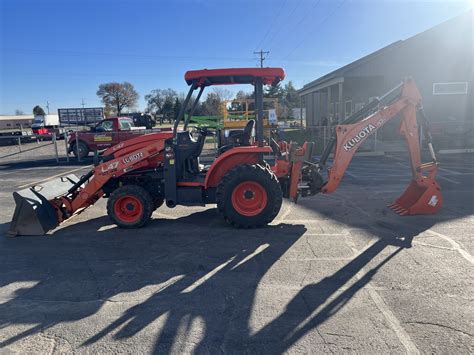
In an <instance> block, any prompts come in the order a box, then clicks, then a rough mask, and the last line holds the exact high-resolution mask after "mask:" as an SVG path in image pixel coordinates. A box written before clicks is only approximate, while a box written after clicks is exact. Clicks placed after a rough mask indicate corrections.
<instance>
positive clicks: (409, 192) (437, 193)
mask: <svg viewBox="0 0 474 355" xmlns="http://www.w3.org/2000/svg"><path fill="white" fill-rule="evenodd" d="M442 204H443V196H442V195H441V188H440V187H439V185H438V183H437V182H436V181H435V180H434V178H431V177H425V176H420V177H418V178H417V179H416V180H412V181H411V183H410V185H408V188H407V189H406V190H405V192H404V193H403V194H402V195H401V196H400V197H399V198H398V199H397V200H396V201H395V202H394V203H393V204H391V205H389V207H390V208H391V209H392V210H394V211H395V212H396V213H398V214H399V215H401V216H407V215H417V214H434V213H437V212H438V211H439V210H440V209H441V206H442Z"/></svg>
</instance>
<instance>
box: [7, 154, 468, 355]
mask: <svg viewBox="0 0 474 355" xmlns="http://www.w3.org/2000/svg"><path fill="white" fill-rule="evenodd" d="M440 160H441V169H440V172H439V176H438V182H439V183H440V185H441V186H442V190H443V196H444V208H443V209H442V211H441V213H439V214H437V215H431V216H409V217H400V216H398V215H396V214H394V213H393V212H392V211H391V210H389V209H388V208H386V205H387V204H389V203H390V202H392V201H393V200H394V199H395V198H396V197H398V196H399V195H400V194H401V193H402V192H403V190H404V189H405V187H406V186H407V185H408V182H409V180H410V172H409V165H408V160H407V158H406V157H404V156H382V157H356V158H354V160H353V162H352V163H351V166H350V168H349V170H348V173H347V175H346V176H345V177H344V180H343V182H342V184H341V186H340V188H339V189H338V190H337V191H336V192H335V193H333V194H330V195H322V194H320V195H317V196H313V197H309V198H306V199H300V200H299V201H298V204H296V205H295V204H293V203H290V202H285V203H284V205H283V207H282V210H281V211H280V214H279V215H278V217H277V219H276V220H275V221H274V222H273V223H272V224H271V225H270V226H268V227H267V228H262V229H254V230H237V229H232V228H230V227H229V226H227V225H226V224H225V222H223V220H222V219H221V217H220V216H219V215H218V214H217V211H216V209H215V208H214V206H209V207H206V208H197V207H193V208H189V207H188V208H186V207H177V208H175V209H167V208H165V207H162V208H160V209H159V210H157V211H156V212H155V213H154V215H153V221H152V222H151V223H150V224H149V225H147V226H146V227H145V228H143V229H140V230H122V229H118V228H116V226H115V225H113V224H112V223H111V222H110V220H109V219H108V217H107V215H106V211H105V201H104V200H101V201H99V202H98V203H97V204H96V205H94V206H93V207H91V208H89V209H88V210H86V211H85V212H84V213H82V214H81V215H79V216H76V217H74V218H72V219H71V220H69V221H67V222H66V223H64V224H63V225H61V226H60V227H59V228H58V229H56V230H55V231H53V232H52V233H51V234H49V235H47V236H44V237H16V238H8V237H6V236H5V232H6V231H7V229H8V225H9V222H10V219H11V216H12V214H13V210H14V205H13V199H12V197H11V193H12V191H15V190H17V189H19V188H24V187H26V186H28V185H29V184H33V183H36V182H38V181H43V180H44V179H48V178H49V177H52V176H58V175H61V174H65V173H68V172H73V173H75V174H78V175H80V174H83V173H84V172H86V171H87V167H85V166H28V165H26V164H16V165H15V164H11V165H8V164H7V165H3V166H0V178H1V181H2V185H1V187H0V201H1V205H2V209H1V210H0V269H1V272H0V353H2V352H6V353H9V352H18V353H46V352H48V353H64V352H77V353H96V352H127V353H149V352H163V353H165V352H173V353H182V352H192V351H195V352H198V353H213V354H214V353H234V352H249V353H253V352H260V353H262V352H263V353H281V352H290V353H322V352H335V353H412V354H413V353H418V352H421V353H451V354H461V353H465V354H468V353H472V352H473V334H474V329H473V321H474V312H473V307H472V300H473V296H472V295H473V294H474V292H473V291H474V288H473V262H474V258H473V256H472V255H473V252H474V243H473V241H472V239H473V238H472V237H473V234H474V202H473V201H474V191H473V181H474V160H473V156H472V155H461V154H460V155H443V156H441V157H440Z"/></svg>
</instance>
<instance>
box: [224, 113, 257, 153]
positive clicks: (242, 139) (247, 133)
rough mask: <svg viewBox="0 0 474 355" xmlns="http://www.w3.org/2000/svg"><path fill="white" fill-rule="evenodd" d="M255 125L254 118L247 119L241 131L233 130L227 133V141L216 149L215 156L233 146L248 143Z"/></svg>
mask: <svg viewBox="0 0 474 355" xmlns="http://www.w3.org/2000/svg"><path fill="white" fill-rule="evenodd" d="M254 126H255V120H248V122H247V124H246V125H245V127H244V129H243V130H241V131H237V130H233V131H231V132H232V134H229V137H228V139H227V140H228V142H227V144H226V145H223V146H222V147H220V148H219V149H218V150H217V156H219V155H221V154H222V153H224V152H226V151H228V150H229V149H231V148H234V147H245V146H249V145H250V138H252V130H253V127H254Z"/></svg>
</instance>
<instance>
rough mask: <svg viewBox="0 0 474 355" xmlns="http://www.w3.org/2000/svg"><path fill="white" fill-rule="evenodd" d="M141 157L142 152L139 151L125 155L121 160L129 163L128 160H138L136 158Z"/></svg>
mask: <svg viewBox="0 0 474 355" xmlns="http://www.w3.org/2000/svg"><path fill="white" fill-rule="evenodd" d="M142 157H143V152H139V153H135V154H132V155H129V156H128V157H126V158H123V160H122V162H123V163H124V164H128V163H130V162H132V161H134V160H138V159H140V158H142Z"/></svg>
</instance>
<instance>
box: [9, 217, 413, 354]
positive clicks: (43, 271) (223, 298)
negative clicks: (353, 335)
mask: <svg viewBox="0 0 474 355" xmlns="http://www.w3.org/2000/svg"><path fill="white" fill-rule="evenodd" d="M305 232H306V228H305V227H304V226H303V225H291V224H283V223H282V224H278V225H276V226H270V227H267V228H262V229H254V230H235V229H230V228H229V227H228V226H227V225H226V224H225V223H224V222H222V221H221V219H220V217H219V216H217V213H216V211H215V209H209V210H205V211H202V212H196V213H192V214H190V215H189V216H186V217H181V218H177V219H168V220H164V219H155V220H154V221H153V222H152V223H151V225H149V226H147V228H145V229H141V230H139V233H138V231H137V233H134V231H130V230H128V231H127V230H122V229H118V228H116V227H115V226H110V221H109V219H108V217H106V216H104V217H99V218H95V219H92V220H88V221H85V222H80V223H76V224H71V225H67V226H65V227H63V228H62V229H60V230H58V231H57V232H55V233H54V235H53V237H19V238H10V239H7V238H4V240H2V241H1V242H0V243H1V252H0V253H1V260H2V262H1V263H0V266H1V267H2V270H8V272H3V273H2V274H1V275H0V287H1V288H3V287H5V286H8V285H10V284H12V283H15V282H26V283H28V282H31V283H32V284H33V286H30V287H25V288H22V289H19V290H17V291H16V292H15V294H14V297H13V298H11V299H9V300H8V301H7V302H4V303H3V304H0V314H2V319H1V321H0V329H2V328H4V327H8V326H12V325H21V326H25V325H29V324H34V326H32V327H30V328H28V329H27V330H24V331H22V332H18V333H17V334H15V335H13V336H10V337H9V338H7V339H5V340H3V341H2V342H0V348H1V347H6V346H8V345H11V344H13V343H15V342H16V341H19V340H21V339H22V338H25V337H28V336H30V335H34V334H36V333H39V332H45V331H46V330H47V329H48V328H51V327H54V326H55V325H58V324H64V323H67V322H74V321H78V320H81V319H84V318H87V317H91V316H94V315H95V314H96V313H98V312H99V310H100V309H101V308H102V307H103V306H104V305H105V303H110V302H117V303H120V302H129V301H130V298H132V299H133V300H135V301H134V302H133V305H132V306H131V307H130V308H128V309H126V310H125V311H124V312H123V313H122V315H121V316H120V317H119V318H117V319H115V320H113V321H112V322H111V323H109V324H104V325H103V326H102V327H101V329H100V330H99V331H95V332H93V333H90V334H87V336H86V337H85V339H83V340H82V343H81V347H87V346H89V345H92V344H94V343H96V342H100V341H101V340H103V339H104V338H107V339H108V338H110V337H112V338H113V339H114V340H125V339H128V338H132V337H134V336H135V335H136V334H137V333H139V332H140V331H142V330H144V329H145V328H146V327H148V326H150V325H151V324H153V323H154V322H156V321H157V320H158V319H165V320H164V321H163V322H164V324H163V325H162V329H161V330H160V331H159V332H158V334H159V336H158V337H157V339H156V341H155V350H156V351H158V352H170V351H171V350H172V347H173V344H175V343H176V342H177V341H178V342H179V341H182V338H183V334H182V332H183V329H185V330H187V331H188V334H187V335H188V336H189V335H191V334H190V333H192V331H196V329H195V326H196V322H198V323H199V324H200V327H201V330H200V331H199V332H200V333H201V339H200V341H199V342H198V345H197V348H196V349H195V350H196V351H197V352H198V353H199V352H211V353H214V352H222V351H224V352H235V351H238V352H242V351H245V352H262V351H264V352H272V353H281V352H284V351H285V350H287V349H288V348H289V347H291V345H293V344H294V343H295V342H296V341H297V340H298V339H299V338H301V337H302V336H304V335H305V334H306V333H307V332H308V331H310V330H312V329H314V328H315V327H318V325H320V324H322V323H323V322H325V321H326V320H327V319H328V318H330V317H331V316H333V315H334V314H335V313H337V312H338V311H339V310H340V309H341V308H342V307H343V306H344V304H345V303H347V302H348V301H349V300H350V299H351V298H352V297H353V296H354V295H355V294H356V293H357V292H358V291H359V290H360V289H362V288H363V287H365V286H366V285H367V283H368V282H370V280H371V279H372V277H373V275H374V274H375V273H376V272H377V270H378V269H379V268H380V267H382V266H383V265H384V264H386V263H387V262H388V261H389V260H390V259H391V258H393V257H394V256H395V255H396V254H397V253H399V252H400V251H401V250H403V249H404V248H407V247H410V245H411V237H410V236H408V237H405V238H403V239H400V238H398V237H394V236H393V233H390V232H388V233H384V234H383V233H381V234H379V238H380V239H379V240H378V241H377V242H375V243H374V244H373V245H372V246H371V247H369V248H368V249H367V250H365V251H364V252H363V253H361V254H360V255H359V256H357V257H356V258H355V259H353V260H352V261H350V262H349V263H347V264H346V265H345V266H344V267H342V268H341V269H339V270H338V271H336V272H335V273H334V274H332V275H329V276H328V277H326V278H324V279H322V280H321V281H319V282H317V283H314V284H310V285H307V286H305V287H303V288H302V289H301V290H300V291H299V292H298V293H297V295H296V296H295V297H294V298H293V299H292V300H291V301H290V302H289V304H288V305H287V306H286V308H285V311H284V312H283V313H282V314H281V315H280V316H278V317H277V318H275V319H273V320H272V321H271V322H270V323H268V324H267V325H266V326H264V327H263V328H261V329H260V330H259V331H258V332H257V333H252V332H251V330H250V324H249V322H250V318H251V315H252V312H253V305H254V302H255V298H256V291H257V287H258V286H259V284H260V282H261V281H262V278H263V277H264V276H265V274H266V273H267V272H268V271H269V270H270V268H272V266H273V265H274V264H275V263H276V262H277V261H278V260H280V259H281V258H282V256H283V255H284V254H285V252H287V251H288V249H290V248H291V247H292V246H293V245H294V244H295V243H296V242H297V241H298V240H299V239H300V238H301V237H302V236H303V234H304V233H305ZM412 234H413V235H415V231H414V233H412ZM387 246H396V248H395V250H394V251H393V252H391V253H390V255H388V256H387V257H385V258H384V259H383V260H382V261H381V262H380V263H379V264H378V265H376V266H374V267H372V269H370V271H369V272H367V273H366V274H365V275H364V276H363V277H362V278H360V279H359V280H358V281H357V282H356V283H354V284H352V285H351V286H350V287H349V288H348V289H346V290H345V291H344V292H342V293H340V294H339V295H338V296H337V297H336V298H335V299H334V300H332V301H331V302H330V303H328V304H326V303H327V302H328V299H329V298H330V297H331V296H333V295H335V294H336V293H337V292H339V290H340V289H341V288H342V287H343V286H344V285H346V284H347V283H348V281H349V280H350V279H352V278H353V277H354V276H355V275H356V274H357V273H358V272H359V271H360V270H361V269H362V268H364V267H365V266H367V264H368V263H369V262H370V261H372V260H373V259H374V258H375V257H376V256H377V255H379V254H380V252H381V251H383V250H384V249H385V248H386V247H387ZM150 285H155V286H156V287H154V288H153V289H152V290H151V291H146V288H147V287H149V286H150ZM276 287H277V286H276ZM1 288H0V289H1ZM275 292H278V289H275ZM43 302H45V303H46V304H47V305H46V306H45V305H43ZM38 304H42V306H41V307H38ZM48 304H49V305H48ZM324 304H326V305H325V306H324V307H323V308H322V309H321V310H319V311H318V312H317V313H316V314H314V315H313V313H314V311H315V310H316V309H318V308H319V307H321V306H323V305H324ZM71 305H73V307H72V306H71ZM35 307H38V308H35ZM31 308H35V311H33V312H32V311H31ZM308 317H310V321H309V322H308V321H307V319H308ZM95 321H97V319H96V320H91V322H95ZM91 329H93V327H91ZM185 333H186V332H185ZM84 335H85V334H84ZM180 339H181V340H180Z"/></svg>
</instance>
